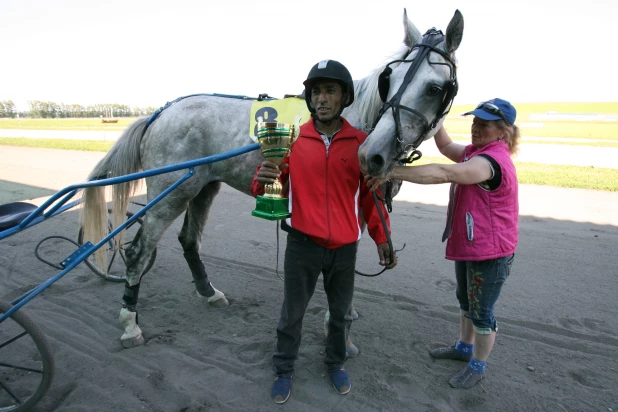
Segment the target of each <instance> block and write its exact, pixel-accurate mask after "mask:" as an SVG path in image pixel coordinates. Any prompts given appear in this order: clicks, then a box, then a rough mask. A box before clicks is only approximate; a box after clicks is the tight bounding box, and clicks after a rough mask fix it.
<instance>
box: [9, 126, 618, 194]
mask: <svg viewBox="0 0 618 412" xmlns="http://www.w3.org/2000/svg"><path fill="white" fill-rule="evenodd" d="M1 145H5V146H22V147H42V148H48V149H63V150H83V151H91V152H107V151H108V150H109V149H110V148H111V147H112V145H113V142H101V141H91V140H63V139H26V138H7V137H0V146H1ZM427 163H452V162H451V161H450V160H448V159H447V158H445V157H437V156H423V157H422V158H421V160H420V161H418V162H416V163H414V164H415V165H419V164H427ZM515 167H516V169H517V176H518V178H519V183H521V184H533V185H543V186H557V187H568V188H579V189H592V190H605V191H611V192H616V191H618V169H606V168H595V167H584V166H567V165H545V164H538V163H529V162H515Z"/></svg>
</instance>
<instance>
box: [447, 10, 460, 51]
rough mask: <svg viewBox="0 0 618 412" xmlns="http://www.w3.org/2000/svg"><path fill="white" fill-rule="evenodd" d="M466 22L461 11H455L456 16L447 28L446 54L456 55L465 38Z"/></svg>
mask: <svg viewBox="0 0 618 412" xmlns="http://www.w3.org/2000/svg"><path fill="white" fill-rule="evenodd" d="M463 29H464V21H463V16H462V14H461V12H460V11H459V10H455V15H454V16H453V18H452V19H451V22H450V23H449V24H448V27H447V28H446V52H447V53H448V54H453V53H455V50H457V48H458V47H459V44H460V43H461V39H462V37H463Z"/></svg>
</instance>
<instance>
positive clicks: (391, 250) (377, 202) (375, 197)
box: [354, 182, 406, 277]
mask: <svg viewBox="0 0 618 412" xmlns="http://www.w3.org/2000/svg"><path fill="white" fill-rule="evenodd" d="M389 183H390V182H389ZM391 185H392V183H391ZM389 190H390V189H389ZM380 201H381V199H379V198H378V195H377V193H376V192H373V202H374V203H375V205H376V208H377V209H378V214H379V215H380V220H381V221H382V227H383V228H384V233H385V234H386V241H387V242H388V251H389V259H390V263H393V262H394V261H395V259H396V255H397V252H401V251H402V250H404V249H405V247H406V244H405V243H404V244H403V246H402V247H401V249H399V250H394V248H393V241H392V240H391V235H390V233H388V225H387V224H386V219H385V218H384V214H383V213H382V208H381V207H380ZM390 263H389V264H390ZM387 269H388V265H385V266H384V269H382V270H381V271H379V272H378V273H374V274H373V275H369V274H367V273H363V272H360V271H358V270H354V273H356V274H357V275H360V276H366V277H375V276H378V275H381V274H382V273H384V271H385V270H387Z"/></svg>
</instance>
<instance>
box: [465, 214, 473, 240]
mask: <svg viewBox="0 0 618 412" xmlns="http://www.w3.org/2000/svg"><path fill="white" fill-rule="evenodd" d="M466 231H467V232H468V240H469V241H470V242H472V241H474V218H473V217H472V213H470V212H466Z"/></svg>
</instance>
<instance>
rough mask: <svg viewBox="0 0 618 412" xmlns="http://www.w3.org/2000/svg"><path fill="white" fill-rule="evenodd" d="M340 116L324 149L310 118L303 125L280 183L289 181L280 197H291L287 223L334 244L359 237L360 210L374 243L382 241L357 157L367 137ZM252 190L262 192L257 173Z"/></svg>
mask: <svg viewBox="0 0 618 412" xmlns="http://www.w3.org/2000/svg"><path fill="white" fill-rule="evenodd" d="M341 120H342V121H343V125H342V126H341V130H340V131H339V132H338V133H337V134H336V135H335V137H334V138H333V140H332V141H331V143H330V147H329V149H328V153H327V152H326V145H325V144H324V141H323V140H322V137H321V136H320V134H319V133H318V131H317V130H316V129H315V125H314V120H313V119H311V120H309V121H308V122H307V123H305V124H304V125H302V126H301V128H300V135H299V136H298V139H297V140H296V142H295V143H294V144H293V145H292V151H291V153H290V156H289V158H288V159H287V163H289V167H288V168H287V169H285V170H283V171H282V173H281V180H282V182H283V184H284V185H285V183H286V182H289V185H288V190H287V191H286V193H285V194H284V196H287V197H288V198H289V199H290V206H289V210H290V212H291V213H292V216H291V217H290V218H288V219H286V223H287V224H288V225H290V226H291V227H293V228H294V229H296V230H298V231H300V232H303V233H305V234H306V235H308V236H309V237H311V239H312V240H314V241H315V242H316V243H318V244H320V245H322V246H324V247H327V248H337V247H340V246H343V245H346V244H349V243H353V242H356V241H358V240H359V239H360V238H361V215H360V214H359V208H362V211H363V217H364V219H365V222H367V228H368V230H369V235H370V236H371V238H372V239H373V240H374V242H376V244H380V243H384V242H386V241H387V239H386V233H385V231H384V228H383V226H382V221H381V220H380V215H379V214H378V210H377V209H376V207H375V203H374V200H373V195H372V193H371V192H370V191H369V188H368V187H367V185H366V184H365V181H364V179H363V175H362V173H361V170H360V164H359V161H358V148H359V146H360V145H361V144H362V143H363V142H364V141H365V139H366V138H367V135H366V134H365V133H364V132H362V131H360V130H358V129H356V128H354V127H352V126H351V125H350V124H349V123H348V122H347V120H345V119H344V118H341ZM260 167H261V166H260ZM260 167H258V169H257V170H258V171H259V170H260ZM251 192H252V193H253V196H257V195H262V194H264V187H263V186H262V185H261V184H260V183H259V182H258V181H257V172H256V175H255V176H254V177H253V183H252V184H251ZM379 204H380V207H381V208H382V214H383V215H384V218H385V220H386V224H387V226H388V227H389V228H390V220H389V216H388V213H387V212H386V210H385V208H384V205H383V204H382V202H379ZM389 234H390V229H389Z"/></svg>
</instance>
